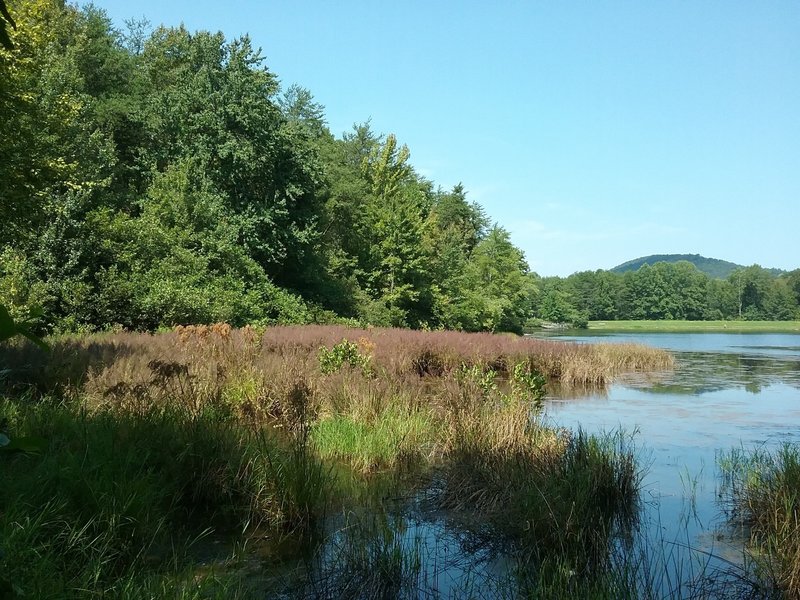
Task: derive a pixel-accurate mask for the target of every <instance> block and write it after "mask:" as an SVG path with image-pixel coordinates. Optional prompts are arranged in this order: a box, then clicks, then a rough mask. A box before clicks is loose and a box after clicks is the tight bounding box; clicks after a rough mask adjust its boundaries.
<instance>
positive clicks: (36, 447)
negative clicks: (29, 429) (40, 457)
mask: <svg viewBox="0 0 800 600" xmlns="http://www.w3.org/2000/svg"><path fill="white" fill-rule="evenodd" d="M45 450H47V440H46V439H44V438H43V437H39V436H35V435H29V436H23V437H17V438H14V439H12V440H11V441H10V442H9V443H8V444H6V445H5V446H3V447H0V452H25V453H26V454H41V453H42V452H44V451H45Z"/></svg>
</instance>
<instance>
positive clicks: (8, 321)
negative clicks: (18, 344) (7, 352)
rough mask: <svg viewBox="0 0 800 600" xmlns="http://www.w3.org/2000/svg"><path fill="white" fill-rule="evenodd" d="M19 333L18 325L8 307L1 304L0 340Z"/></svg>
mask: <svg viewBox="0 0 800 600" xmlns="http://www.w3.org/2000/svg"><path fill="white" fill-rule="evenodd" d="M16 334H17V326H16V325H14V319H12V318H11V315H10V314H9V312H8V309H7V308H6V307H5V306H3V305H2V304H0V342H2V341H4V340H7V339H9V338H12V337H14V336H15V335H16Z"/></svg>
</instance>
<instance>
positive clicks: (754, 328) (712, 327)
mask: <svg viewBox="0 0 800 600" xmlns="http://www.w3.org/2000/svg"><path fill="white" fill-rule="evenodd" d="M589 331H616V332H626V331H643V332H660V331H663V332H669V333H679V332H687V333H692V332H704V331H707V332H718V333H748V332H752V333H759V332H765V333H769V332H774V333H796V332H798V331H800V321H668V320H663V321H661V320H659V321H644V320H643V321H590V322H589Z"/></svg>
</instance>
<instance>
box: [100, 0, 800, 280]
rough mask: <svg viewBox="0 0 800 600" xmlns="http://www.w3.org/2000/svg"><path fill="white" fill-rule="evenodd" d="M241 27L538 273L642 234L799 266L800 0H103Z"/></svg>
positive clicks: (335, 128)
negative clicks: (452, 192) (404, 151)
mask: <svg viewBox="0 0 800 600" xmlns="http://www.w3.org/2000/svg"><path fill="white" fill-rule="evenodd" d="M95 4H96V6H99V7H101V8H103V9H105V10H106V12H107V13H108V15H109V17H111V19H112V21H113V22H114V24H115V26H117V27H118V28H120V29H124V27H125V25H124V21H125V20H126V19H130V18H136V19H140V18H142V17H146V18H147V19H148V20H149V21H150V22H151V23H152V25H154V26H155V25H159V24H164V25H179V24H181V23H183V24H185V25H186V27H187V28H189V29H190V30H197V29H205V30H211V31H222V32H224V33H225V34H226V36H227V37H228V38H229V39H232V38H235V37H238V36H241V35H244V34H248V35H249V36H250V37H251V39H252V40H253V42H254V45H255V46H257V47H259V46H260V47H261V48H262V52H263V55H264V57H265V58H266V66H267V67H268V68H269V69H270V70H271V71H272V72H273V73H275V74H276V75H277V76H278V78H279V79H280V81H281V83H282V84H283V85H284V86H285V87H288V86H289V85H291V84H294V83H296V84H299V85H301V86H303V87H305V88H307V89H308V90H310V91H311V92H312V93H313V95H314V98H315V100H316V101H317V102H319V103H320V104H322V105H323V106H325V114H326V118H327V122H328V125H329V127H330V128H331V131H332V132H333V133H334V134H336V135H341V134H342V133H344V132H346V131H350V130H351V129H352V126H353V124H355V123H362V122H364V121H367V120H370V122H371V126H372V129H373V130H374V131H375V132H377V133H384V134H388V133H394V134H395V135H396V136H397V138H398V140H399V141H400V143H404V144H406V145H407V146H408V147H409V149H410V151H411V163H412V164H413V165H414V167H415V169H416V170H417V172H419V173H420V174H422V175H423V176H425V177H426V178H428V179H430V180H431V181H433V182H434V183H435V184H437V185H439V186H441V187H442V188H445V189H448V188H451V187H452V186H453V185H455V184H457V183H462V184H463V185H464V188H465V189H466V190H467V198H468V199H470V200H474V201H476V202H478V203H480V204H481V205H482V206H483V207H484V209H485V210H486V211H487V213H488V215H489V217H490V218H491V219H492V221H493V222H497V223H498V224H499V225H501V226H503V227H505V228H506V229H507V230H508V231H509V232H510V233H511V239H512V241H513V242H514V244H516V245H517V246H518V247H519V248H521V249H522V250H523V251H524V252H525V256H526V259H527V260H528V263H529V264H530V267H531V269H533V270H534V271H536V272H537V273H539V274H540V275H543V276H549V275H559V276H566V275H569V274H571V273H573V272H576V271H585V270H595V269H609V268H612V267H614V266H616V265H617V264H620V263H622V262H625V261H627V260H630V259H633V258H637V257H640V256H645V255H649V254H672V253H675V254H701V255H704V256H708V257H712V258H720V259H723V260H729V261H733V262H736V263H740V264H745V265H750V264H754V263H757V264H760V265H762V266H765V267H773V268H783V269H794V268H798V267H800V235H798V231H800V2H797V1H796V0H790V1H783V2H782V1H778V0H776V1H770V2H736V1H734V0H724V1H717V2H710V1H709V2H705V1H692V2H685V1H684V2H669V1H662V2H640V1H630V2H611V1H606V2H585V1H573V2H562V1H555V0H554V1H552V2H533V1H526V2H521V1H513V0H498V1H497V2H488V1H482V2H477V1H470V0H462V1H458V2H457V1H454V0H453V1H445V0H425V1H423V0H405V1H403V2H391V3H390V2H382V1H376V0H371V1H368V0H364V1H358V2H357V1H351V0H336V1H331V0H328V1H321V0H320V1H309V0H292V1H284V2H272V1H244V0H238V1H237V0H231V1H229V2H225V3H222V2H211V1H208V0H192V1H188V0H169V1H165V0H160V1H155V0H140V1H139V2H136V3H132V2H130V0H96V1H95Z"/></svg>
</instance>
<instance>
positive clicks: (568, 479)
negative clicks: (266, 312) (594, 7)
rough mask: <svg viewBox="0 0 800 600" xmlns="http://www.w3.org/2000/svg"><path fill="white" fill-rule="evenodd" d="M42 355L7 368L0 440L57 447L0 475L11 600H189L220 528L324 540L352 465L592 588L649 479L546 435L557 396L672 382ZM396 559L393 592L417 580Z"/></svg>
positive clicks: (436, 342) (470, 360)
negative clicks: (200, 550) (340, 477)
mask: <svg viewBox="0 0 800 600" xmlns="http://www.w3.org/2000/svg"><path fill="white" fill-rule="evenodd" d="M51 345H52V347H53V350H52V353H51V354H50V355H44V354H42V353H41V352H40V351H38V350H36V349H35V348H33V347H32V346H31V345H28V344H25V343H17V344H13V345H7V346H5V347H3V348H0V361H2V368H0V392H2V394H4V398H5V399H4V400H2V402H0V421H3V422H4V423H5V426H6V428H7V429H8V434H9V435H10V437H11V439H14V438H15V437H20V436H21V437H23V438H24V437H25V436H39V437H42V438H45V439H46V440H48V441H49V446H48V448H47V450H45V451H44V452H43V453H42V454H41V455H40V456H29V455H25V454H23V455H19V456H16V455H15V456H13V457H11V458H10V459H9V463H8V466H9V468H7V469H6V470H5V471H4V472H3V478H2V484H3V486H4V489H7V490H10V491H11V492H10V493H9V494H6V495H5V497H4V498H2V499H0V513H2V515H3V518H2V520H1V521H2V522H0V526H2V534H3V540H4V541H3V542H2V547H0V550H2V551H3V554H2V555H0V563H2V564H0V566H2V569H3V571H2V573H3V575H2V577H0V586H2V585H5V584H6V583H8V584H9V585H15V584H19V585H22V586H23V589H22V590H21V591H23V592H25V593H26V594H27V595H30V596H31V597H42V598H48V597H52V598H57V597H81V595H82V593H81V592H80V591H79V590H84V591H85V590H91V591H92V593H94V594H98V593H99V594H101V595H102V594H105V595H111V596H114V597H127V595H128V594H129V593H128V592H125V591H124V589H127V588H125V587H124V586H125V585H126V584H124V583H120V582H125V581H128V582H131V581H134V580H136V579H137V577H138V578H139V579H140V580H141V581H143V582H145V581H147V582H150V583H147V584H146V585H144V584H143V587H142V588H141V589H150V588H149V587H148V586H155V588H159V586H160V588H163V589H165V590H166V589H170V590H172V591H171V592H169V593H166V592H165V596H169V597H195V596H193V595H192V594H194V592H193V591H192V590H195V588H196V587H197V586H196V585H195V583H196V582H195V583H191V584H189V583H187V582H186V581H185V579H181V577H180V576H179V574H180V573H185V572H186V569H190V567H191V564H192V558H191V556H192V551H191V548H190V546H191V544H190V543H188V542H187V540H191V539H195V538H197V537H198V536H200V535H201V534H202V533H203V531H206V530H211V529H213V530H215V531H226V530H227V531H237V532H238V534H237V535H239V536H241V535H242V534H243V533H244V535H245V536H247V535H251V534H253V532H258V535H259V536H261V537H264V535H266V536H267V538H269V539H275V540H281V539H285V538H287V537H290V538H292V539H308V540H313V539H316V537H317V536H319V535H321V532H322V531H324V526H323V524H324V522H325V518H326V514H327V511H328V510H330V508H331V502H332V498H334V497H339V496H340V495H341V493H340V492H339V491H337V486H338V485H339V484H338V483H337V477H336V475H335V473H337V472H339V470H340V469H341V468H342V467H343V466H344V467H346V468H348V469H350V470H351V471H352V472H353V473H355V474H357V476H359V477H365V478H367V479H368V478H369V477H371V476H372V475H373V474H375V473H377V472H397V473H400V472H408V471H411V470H415V471H418V472H420V473H426V475H425V476H426V477H428V478H430V479H431V480H432V481H436V482H437V483H436V485H434V486H433V489H436V490H438V491H437V495H436V499H435V502H436V503H437V505H438V507H439V508H444V509H447V510H452V511H457V512H462V513H469V514H470V515H472V516H473V517H474V518H475V519H477V520H478V521H480V522H482V523H484V524H485V525H486V526H487V527H488V528H489V529H488V530H489V531H490V537H492V538H494V539H496V540H503V543H504V544H510V546H509V548H510V549H511V551H513V552H514V553H516V554H518V555H521V556H527V557H529V559H530V561H529V562H530V564H534V563H536V564H538V565H540V566H541V565H542V564H545V560H544V559H545V558H547V560H548V561H550V562H552V561H555V562H558V563H559V564H560V565H561V566H562V567H564V565H569V569H574V570H575V571H576V572H579V573H581V576H583V575H587V574H589V573H590V572H592V571H595V570H597V568H599V567H598V565H600V564H601V563H602V560H601V558H600V557H602V556H603V555H604V553H606V552H607V550H608V544H609V540H610V539H611V537H612V535H613V529H614V527H616V526H617V525H618V524H619V522H620V521H619V519H620V518H622V515H627V514H629V512H630V506H631V503H633V502H635V497H636V486H637V483H638V482H637V479H636V478H637V474H636V473H637V471H636V469H635V466H634V464H633V458H632V456H633V455H632V453H631V452H630V451H629V450H628V449H627V448H625V447H623V446H622V445H619V444H617V445H614V444H608V443H605V442H602V441H601V440H598V439H596V438H593V437H590V436H586V435H584V434H582V433H578V434H572V433H570V432H566V431H556V430H552V429H548V428H545V427H542V426H541V425H539V424H538V422H537V419H536V415H537V411H538V408H539V407H540V406H541V401H542V398H543V397H544V394H545V386H546V385H547V382H548V381H552V382H557V383H558V384H559V385H562V386H563V385H581V386H586V385H595V386H602V385H604V384H606V383H607V382H608V381H610V380H611V379H612V378H613V377H615V376H617V375H618V374H621V373H624V372H627V371H630V370H653V369H663V368H668V367H669V366H670V365H671V364H672V363H671V361H672V359H671V357H670V356H669V355H668V354H666V353H664V352H661V351H653V350H650V349H647V348H642V347H638V346H626V347H610V346H609V347H606V346H587V345H572V344H567V343H561V342H553V341H543V340H533V339H529V338H518V337H511V336H500V335H490V334H466V333H458V332H412V331H408V330H396V329H349V328H344V327H335V326H325V327H323V326H303V327H300V326H298V327H274V328H269V329H266V330H256V329H253V328H250V327H245V328H242V329H232V328H231V327H229V326H228V325H225V324H217V325H213V326H190V327H179V328H177V329H176V330H174V331H170V332H164V333H159V334H134V333H125V332H123V333H114V334H102V335H94V336H89V337H69V338H60V339H56V340H53V341H52V342H51ZM197 523H203V524H208V525H207V527H206V526H204V527H202V528H201V531H199V532H198V531H196V530H195V529H196V524H197ZM615 524H616V525H615ZM265 531H266V532H267V533H266V534H265V533H264V532H265ZM303 543H306V542H303ZM308 543H311V542H308ZM376 548H382V547H380V546H376ZM167 549H169V551H168V550H167ZM389 550H391V552H390V554H392V555H393V556H394V553H395V547H394V546H391V545H390V547H389ZM387 551H388V550H387ZM383 554H384V549H381V550H380V552H379V553H378V554H376V555H375V560H378V558H379V557H381V556H383ZM352 558H353V560H352V561H351V567H352V565H359V564H362V565H363V564H369V563H370V561H372V560H373V557H371V556H369V555H363V556H362V555H360V554H358V553H355V554H353V555H352ZM398 560H399V561H400V562H399V563H396V564H399V565H400V566H401V567H402V568H400V570H399V571H398V572H399V573H400V574H401V575H403V574H404V573H405V574H410V575H414V574H415V573H416V571H415V568H410V567H409V565H408V564H406V563H403V560H405V559H403V558H402V557H400V558H398ZM412 566H413V565H412ZM564 568H566V567H564ZM164 573H169V576H168V577H167V579H164V577H163V574H164ZM340 575H341V574H339V575H331V577H332V578H333V579H331V581H337V582H339V581H340V579H339V576H340ZM367 575H369V574H368V573H361V574H360V575H359V577H361V576H364V577H366V576H367ZM343 576H344V577H346V578H353V577H356V576H355V575H353V574H349V575H348V574H344V575H343ZM587 576H588V575H587ZM3 577H4V578H6V579H3ZM403 577H405V575H403ZM200 579H201V580H202V581H201V583H202V585H201V586H200V587H201V588H202V587H203V586H207V590H206V592H203V594H205V595H202V594H201V597H213V596H214V595H215V594H217V593H218V592H217V590H227V592H224V593H229V594H230V597H238V594H239V593H240V592H239V591H232V590H239V589H240V588H239V587H237V585H238V584H236V583H235V581H234V582H231V581H228V580H227V579H226V578H225V577H223V578H222V580H217V579H216V578H215V576H214V575H213V574H208V573H207V574H205V575H203V576H202V577H201V578H200ZM39 580H41V583H39V584H36V585H34V584H28V583H27V582H29V581H39ZM354 581H355V580H354ZM379 583H380V582H373V581H372V580H371V579H369V578H367V579H363V581H361V583H360V584H359V585H358V586H357V587H358V589H363V588H364V586H367V587H370V586H373V585H378V587H380V586H379ZM23 584H24V585H23ZM337 585H339V584H338V583H337ZM342 585H343V584H342ZM380 585H382V584H380ZM393 585H395V584H394V583H392V584H391V585H390V586H389V589H394V588H392V586H393ZM120 586H122V587H120ZM170 586H171V587H170ZM232 586H233V587H232ZM155 588H153V589H155ZM131 589H134V588H133V587H131ZM198 589H199V588H198ZM375 589H377V588H375ZM131 593H132V592H131ZM219 593H223V592H219ZM241 593H242V594H244V592H241ZM130 597H135V595H131V596H130ZM155 597H158V595H156V596H155Z"/></svg>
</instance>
